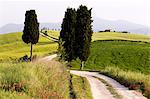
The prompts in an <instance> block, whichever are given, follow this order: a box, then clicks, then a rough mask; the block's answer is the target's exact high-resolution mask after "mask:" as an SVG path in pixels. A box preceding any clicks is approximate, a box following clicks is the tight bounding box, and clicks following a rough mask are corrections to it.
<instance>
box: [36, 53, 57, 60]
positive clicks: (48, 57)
mask: <svg viewBox="0 0 150 99" xmlns="http://www.w3.org/2000/svg"><path fill="white" fill-rule="evenodd" d="M55 57H57V54H53V55H50V56H46V57H43V58H40V59H38V60H37V61H39V62H43V61H44V62H48V61H51V60H52V59H53V58H55Z"/></svg>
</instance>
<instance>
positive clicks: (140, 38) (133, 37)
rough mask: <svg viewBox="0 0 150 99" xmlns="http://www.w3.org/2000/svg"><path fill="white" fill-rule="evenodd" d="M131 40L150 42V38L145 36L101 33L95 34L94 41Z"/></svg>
mask: <svg viewBox="0 0 150 99" xmlns="http://www.w3.org/2000/svg"><path fill="white" fill-rule="evenodd" d="M116 39H117V40H131V41H145V42H150V36H146V35H143V34H129V33H117V32H100V33H93V37H92V40H93V41H96V40H116Z"/></svg>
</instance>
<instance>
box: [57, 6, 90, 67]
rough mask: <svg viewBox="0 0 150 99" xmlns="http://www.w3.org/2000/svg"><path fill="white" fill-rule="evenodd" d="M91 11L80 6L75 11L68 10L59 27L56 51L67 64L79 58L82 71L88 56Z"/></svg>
mask: <svg viewBox="0 0 150 99" xmlns="http://www.w3.org/2000/svg"><path fill="white" fill-rule="evenodd" d="M91 10H92V9H90V10H88V8H87V7H86V6H82V5H81V6H80V7H79V8H78V9H77V10H75V9H73V8H68V9H67V11H66V12H65V16H64V19H63V22H62V25H61V31H60V37H59V49H58V50H59V53H60V57H61V59H64V60H65V61H68V63H70V62H71V61H72V60H75V59H77V58H79V59H80V60H81V68H80V69H83V67H84V63H85V61H86V60H87V58H88V56H89V54H90V44H91V36H92V33H93V31H92V25H91V23H92V20H91V18H92V17H91Z"/></svg>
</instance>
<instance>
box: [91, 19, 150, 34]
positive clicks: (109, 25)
mask: <svg viewBox="0 0 150 99" xmlns="http://www.w3.org/2000/svg"><path fill="white" fill-rule="evenodd" d="M93 20H94V21H93V30H94V31H103V30H105V29H112V30H115V31H128V32H131V33H137V34H149V35H150V27H147V26H144V25H140V24H136V23H132V22H129V21H125V20H116V21H112V20H105V19H101V18H97V17H94V18H93Z"/></svg>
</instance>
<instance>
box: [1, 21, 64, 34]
mask: <svg viewBox="0 0 150 99" xmlns="http://www.w3.org/2000/svg"><path fill="white" fill-rule="evenodd" d="M23 27H24V25H23V24H6V25H4V26H2V27H0V34H5V33H10V32H20V31H23ZM60 27H61V23H40V29H42V28H48V29H52V30H53V29H54V30H55V29H56V30H60Z"/></svg>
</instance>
